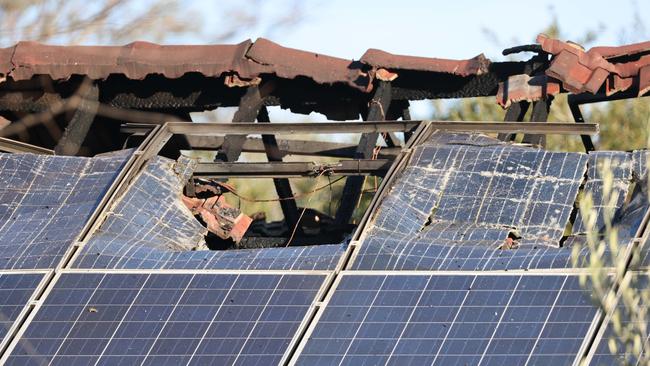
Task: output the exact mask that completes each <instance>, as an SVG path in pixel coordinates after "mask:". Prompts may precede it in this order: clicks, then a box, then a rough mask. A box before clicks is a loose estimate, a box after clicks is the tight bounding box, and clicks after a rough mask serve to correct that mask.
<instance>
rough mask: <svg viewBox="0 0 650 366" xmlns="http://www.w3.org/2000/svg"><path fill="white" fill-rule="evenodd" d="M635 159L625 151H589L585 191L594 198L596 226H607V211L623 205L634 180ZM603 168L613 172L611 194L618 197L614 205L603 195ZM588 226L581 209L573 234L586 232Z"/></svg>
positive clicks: (599, 228) (599, 227)
mask: <svg viewBox="0 0 650 366" xmlns="http://www.w3.org/2000/svg"><path fill="white" fill-rule="evenodd" d="M632 168H633V159H632V154H629V153H626V152H624V151H596V152H591V153H589V163H588V169H587V183H586V184H585V187H584V191H585V192H590V193H591V196H592V200H593V208H594V209H595V210H596V214H597V220H596V223H595V225H596V226H595V227H596V228H597V229H598V230H601V229H602V228H604V226H605V221H604V219H605V211H606V210H607V209H611V210H613V211H616V210H617V209H619V208H621V207H622V206H623V202H624V201H625V197H626V196H627V192H628V189H629V188H630V183H631V181H632ZM603 169H607V170H609V173H611V174H612V178H613V182H612V191H611V193H610V194H611V195H612V196H613V195H616V197H617V199H616V202H615V203H614V204H613V205H611V206H610V205H608V204H607V202H605V197H603V189H604V184H605V183H604V181H603ZM586 231H587V228H586V227H585V224H584V222H583V217H582V214H581V212H580V211H578V215H577V217H576V219H575V222H574V224H573V234H585V233H586Z"/></svg>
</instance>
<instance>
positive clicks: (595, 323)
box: [288, 269, 613, 366]
mask: <svg viewBox="0 0 650 366" xmlns="http://www.w3.org/2000/svg"><path fill="white" fill-rule="evenodd" d="M581 273H584V274H586V273H588V270H586V269H575V270H570V271H567V270H561V269H559V270H550V271H546V270H534V271H530V270H509V271H500V272H490V271H372V270H364V271H342V272H340V273H339V274H338V275H337V276H336V277H335V279H334V282H333V284H332V286H331V287H330V289H329V291H328V292H327V294H326V296H325V298H324V299H323V301H322V302H321V303H320V304H318V305H319V306H318V309H317V312H316V314H315V315H314V317H313V319H312V321H311V323H310V324H309V327H308V328H307V330H306V332H305V334H304V335H303V336H302V338H301V340H300V343H299V344H298V345H297V348H296V350H295V352H294V353H293V354H292V356H291V358H290V359H289V360H288V365H289V366H295V365H296V364H297V362H298V359H299V357H300V356H301V354H302V351H303V350H304V348H305V346H306V343H307V342H308V341H309V339H310V338H311V337H312V335H313V332H314V330H315V328H316V327H317V326H318V324H319V321H320V319H321V317H322V316H323V314H324V312H325V311H326V309H327V306H328V304H329V302H330V301H331V299H332V297H333V296H334V293H335V292H336V289H337V288H338V287H339V285H340V283H341V281H342V280H343V278H344V277H348V276H350V277H354V276H436V275H438V276H450V277H451V276H477V277H478V276H504V277H506V276H553V275H556V276H561V275H565V276H577V275H579V274H581ZM609 273H610V275H613V271H610V272H609ZM603 317H604V314H602V311H601V310H600V309H597V311H596V314H594V318H593V320H592V322H591V324H590V326H589V328H588V330H587V334H586V336H585V340H587V339H593V337H595V335H596V332H597V331H598V330H599V328H598V327H599V325H600V323H601V321H602V318H603ZM587 347H588V343H587V342H586V341H584V342H583V343H582V344H581V346H580V348H579V350H578V352H576V358H575V359H574V361H573V363H572V365H573V366H580V365H582V364H581V360H582V359H583V357H584V356H585V353H586V352H587V351H588V349H587Z"/></svg>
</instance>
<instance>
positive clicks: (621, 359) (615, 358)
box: [590, 272, 650, 366]
mask: <svg viewBox="0 0 650 366" xmlns="http://www.w3.org/2000/svg"><path fill="white" fill-rule="evenodd" d="M628 276H632V277H633V282H631V288H632V289H634V291H648V274H647V273H640V272H630V273H628ZM638 306H643V307H645V308H646V310H648V309H647V308H648V307H650V304H647V303H642V304H639V305H638ZM617 309H618V311H619V314H620V316H621V322H622V323H623V324H629V323H630V321H631V320H630V316H629V313H628V312H629V311H630V310H632V311H636V308H635V309H626V308H625V306H624V303H623V301H622V300H621V299H620V298H619V299H618V304H617ZM646 322H647V323H648V324H646V326H650V319H647V320H646ZM610 339H613V340H615V343H616V345H617V349H616V352H614V353H612V351H611V350H610V349H609V346H608V343H609V340H610ZM647 341H650V339H648V338H647V339H646V342H647ZM594 347H595V352H594V355H593V358H592V359H591V363H590V364H591V365H594V366H599V365H639V360H638V358H637V356H636V355H634V353H632V352H628V350H627V349H626V345H625V344H624V342H623V340H622V339H620V338H619V337H617V336H616V333H615V332H614V331H613V329H612V324H611V322H609V323H607V324H606V328H605V332H604V334H603V336H602V337H601V339H600V341H599V342H598V343H597V344H596V345H594ZM642 349H643V348H642ZM643 353H644V354H646V355H647V350H643Z"/></svg>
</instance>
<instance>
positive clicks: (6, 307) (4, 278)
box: [0, 271, 49, 350]
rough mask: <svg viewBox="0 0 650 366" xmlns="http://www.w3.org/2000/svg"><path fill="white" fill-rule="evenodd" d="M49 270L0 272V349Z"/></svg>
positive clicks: (12, 331)
mask: <svg viewBox="0 0 650 366" xmlns="http://www.w3.org/2000/svg"><path fill="white" fill-rule="evenodd" d="M48 273H49V272H23V271H14V272H9V271H6V272H4V271H3V272H0V350H3V349H4V347H5V346H6V344H7V343H8V341H9V337H10V335H11V334H13V333H14V331H15V330H16V327H17V326H18V325H19V323H20V321H21V320H22V319H23V318H24V317H25V316H26V315H27V314H26V311H27V307H28V304H29V303H30V302H31V301H33V300H34V299H35V298H36V295H37V293H38V292H39V290H40V288H41V287H42V286H43V281H44V278H45V277H46V276H47V275H48Z"/></svg>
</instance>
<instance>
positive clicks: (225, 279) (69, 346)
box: [6, 271, 326, 365]
mask: <svg viewBox="0 0 650 366" xmlns="http://www.w3.org/2000/svg"><path fill="white" fill-rule="evenodd" d="M225 272H226V271H218V272H217V271H208V272H203V271H171V272H166V271H156V272H149V273H147V272H146V271H112V272H101V271H65V272H64V273H62V274H60V275H59V276H58V277H57V278H56V283H55V285H54V287H53V288H51V289H50V291H49V292H48V293H46V296H45V299H44V300H43V301H42V303H41V304H40V305H39V306H38V307H37V309H36V311H34V312H33V313H32V316H31V318H30V319H29V323H28V325H27V326H26V327H25V328H24V329H23V330H24V332H23V333H22V334H21V335H20V338H19V339H18V340H16V341H14V343H12V347H11V348H10V351H11V354H10V355H9V354H7V355H6V358H7V359H6V362H7V364H30V363H35V364H38V362H39V361H46V363H53V364H60V363H63V364H115V363H120V362H123V363H124V362H125V363H128V364H132V363H138V364H179V363H180V364H186V363H187V364H188V363H190V362H191V363H192V364H207V363H213V364H258V365H263V364H264V365H265V364H274V363H277V362H279V361H280V360H281V359H282V357H284V354H285V352H286V351H287V349H288V348H289V347H290V346H291V344H292V343H293V342H295V335H296V334H297V333H299V332H298V331H299V328H300V327H304V322H305V317H306V316H307V315H308V314H309V313H310V312H312V311H313V303H314V301H315V299H316V296H317V295H318V294H319V293H320V292H321V291H322V287H323V286H324V281H325V280H326V275H325V274H323V273H318V272H308V273H310V274H306V273H300V272H298V273H293V272H292V273H277V272H276V273H273V272H269V271H258V272H260V273H256V272H255V271H251V272H250V273H249V272H248V271H235V272H234V273H225Z"/></svg>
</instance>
